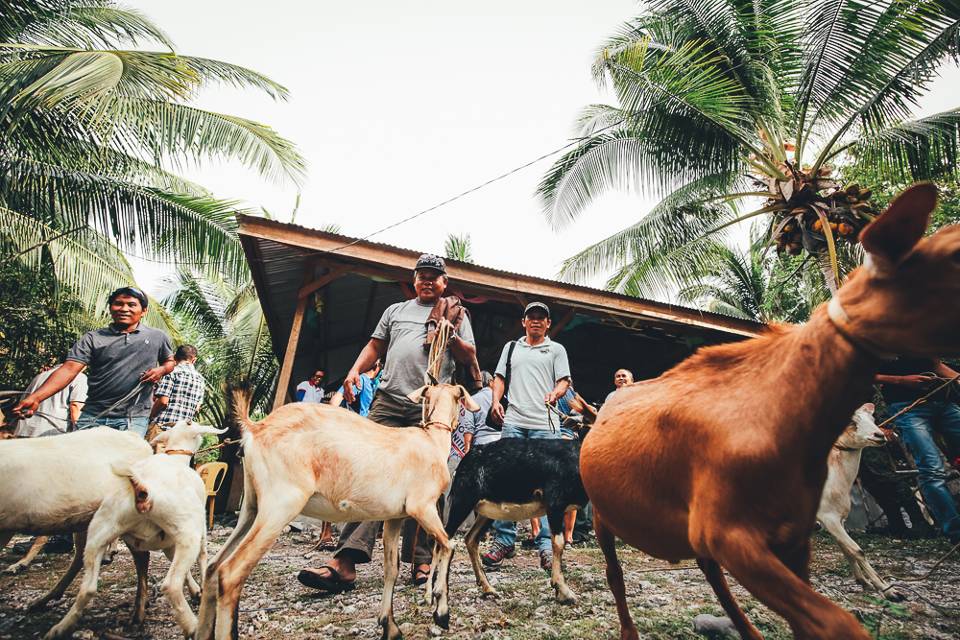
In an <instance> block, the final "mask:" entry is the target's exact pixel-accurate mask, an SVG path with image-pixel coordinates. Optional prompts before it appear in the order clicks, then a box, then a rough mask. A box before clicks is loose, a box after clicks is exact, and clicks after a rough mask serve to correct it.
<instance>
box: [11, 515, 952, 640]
mask: <svg viewBox="0 0 960 640" xmlns="http://www.w3.org/2000/svg"><path fill="white" fill-rule="evenodd" d="M228 533H229V529H227V528H222V527H217V528H215V530H214V532H213V534H212V536H211V539H210V550H211V552H213V551H215V550H216V549H218V548H219V547H220V545H221V544H223V542H224V540H225V539H226V536H227V534H228ZM316 536H317V532H316V530H315V529H313V528H307V529H306V530H305V531H303V532H297V531H291V532H288V533H286V534H284V535H283V536H282V537H281V539H280V540H279V542H278V543H277V544H276V546H274V548H273V549H272V550H271V551H270V553H269V554H267V556H266V558H265V559H264V561H263V562H261V563H260V565H259V567H257V569H256V571H255V572H254V574H253V575H252V577H251V579H250V580H249V581H248V583H247V586H246V589H245V591H244V596H243V599H242V601H241V614H240V632H241V634H242V636H243V637H246V638H278V637H285V638H309V637H317V638H320V637H322V638H341V637H359V638H374V637H379V631H378V628H377V625H376V619H375V617H376V613H377V606H378V603H379V600H380V588H381V576H382V572H381V568H380V566H379V564H378V563H376V562H375V563H371V564H369V565H365V566H364V567H363V568H362V570H361V572H360V576H359V582H358V587H357V589H356V590H355V591H353V592H351V593H347V594H344V595H339V596H335V597H327V598H318V597H316V596H315V595H313V594H312V593H311V592H310V591H309V590H308V589H305V588H304V587H301V586H300V584H299V583H298V582H297V581H296V577H295V576H296V573H297V571H298V570H299V569H300V568H301V567H303V566H304V565H310V564H318V563H319V561H320V560H321V559H322V558H324V557H325V555H324V554H319V553H317V552H314V551H313V550H312V548H313V543H314V542H316ZM856 537H857V539H858V541H859V542H860V544H861V545H863V547H864V549H865V550H866V552H867V555H868V557H869V558H870V560H871V561H872V562H873V564H874V566H875V567H876V568H877V569H878V571H879V572H880V573H881V574H883V575H888V576H895V577H896V578H897V579H898V580H900V581H903V582H902V584H904V585H905V586H906V587H907V588H909V590H910V598H909V600H908V601H906V602H903V603H899V604H889V603H886V602H884V601H882V600H880V599H878V598H877V597H876V596H875V595H873V594H870V593H865V592H864V591H863V590H862V589H861V588H860V587H859V586H858V585H857V584H856V583H855V582H854V581H853V579H852V578H851V577H850V572H849V568H848V566H847V563H846V561H845V560H844V559H843V557H842V556H841V554H840V552H839V550H838V548H837V546H836V545H835V544H834V542H833V541H832V539H830V538H828V537H827V536H825V535H822V534H820V535H818V536H817V537H816V540H815V551H814V566H813V571H812V574H813V582H814V586H815V587H816V589H817V590H818V591H820V592H821V593H823V594H824V595H826V596H827V597H829V598H830V599H832V600H834V601H835V602H838V603H840V604H841V605H842V606H843V607H845V608H846V609H848V610H850V611H853V612H854V613H855V614H856V615H857V616H858V617H859V618H860V619H861V620H862V621H863V623H864V625H865V626H866V628H867V629H868V630H869V631H870V632H871V634H872V635H874V636H875V637H878V638H886V639H889V640H893V639H907V638H916V639H921V638H922V639H924V640H939V639H943V640H947V639H953V638H957V637H960V596H958V593H960V553H957V554H954V555H953V556H952V557H951V558H950V559H948V560H947V561H946V562H945V563H943V564H942V565H941V566H940V567H939V568H938V569H937V571H936V572H935V573H934V574H933V575H932V576H931V577H930V578H928V579H926V580H922V581H918V582H906V581H908V580H918V579H919V578H921V577H922V576H923V575H924V574H926V573H927V571H928V570H929V569H930V568H931V567H932V566H933V564H934V562H935V561H936V560H937V558H939V557H940V556H941V555H943V554H944V553H945V552H946V551H948V550H949V548H950V547H949V545H948V544H947V543H946V542H945V541H942V540H941V541H921V542H904V541H898V540H893V539H891V538H884V537H877V536H869V535H864V534H860V535H857V536H856ZM24 539H25V538H20V540H24ZM462 549H463V547H462V543H461V544H460V546H459V548H458V554H457V556H456V557H455V559H454V565H453V573H452V576H451V594H452V614H451V627H450V630H449V631H448V632H442V630H440V629H439V628H437V627H435V626H433V625H431V623H430V614H429V611H428V609H427V608H426V607H425V606H424V605H423V603H422V598H420V597H418V596H419V595H420V594H421V591H420V590H415V589H414V588H413V587H412V586H409V584H408V583H407V581H408V580H409V569H406V570H405V572H404V574H403V575H402V577H403V578H404V583H403V585H402V586H398V589H397V592H396V599H395V609H396V616H397V621H398V622H399V623H400V625H401V628H402V630H403V632H404V635H405V636H406V637H408V638H428V637H432V636H439V637H448V638H498V639H504V640H506V639H508V638H509V639H512V640H533V639H534V638H536V639H540V638H557V639H560V638H563V639H573V638H591V639H596V640H599V639H601V638H616V637H618V636H617V629H618V625H617V620H616V614H615V612H614V609H613V598H612V596H611V595H610V593H609V591H608V590H607V586H606V582H605V579H604V572H603V557H602V554H601V553H600V550H599V549H597V548H596V547H595V546H592V545H587V546H585V547H580V548H573V549H570V550H568V552H567V553H566V554H565V558H564V560H565V565H566V567H567V573H566V575H567V578H568V581H569V583H570V585H571V587H572V588H573V589H574V591H575V592H576V593H577V594H578V596H579V599H578V602H577V604H576V605H573V606H562V605H558V604H556V603H555V602H554V600H553V591H552V589H551V588H550V585H549V580H548V578H547V576H546V574H544V573H543V572H542V571H541V570H540V569H539V566H538V564H537V556H536V553H535V552H534V551H529V550H525V551H522V552H520V553H519V554H518V556H517V558H515V559H514V560H512V561H508V563H509V564H508V565H507V566H505V567H504V568H503V569H502V570H500V571H497V572H491V573H490V574H489V575H490V578H491V582H493V583H494V585H495V587H496V588H497V589H498V590H499V592H500V594H501V595H500V598H499V599H498V600H484V599H481V598H480V596H479V591H478V589H477V587H476V585H475V583H474V580H473V575H472V571H471V569H470V567H469V563H468V562H467V560H466V557H465V556H464V555H463V553H462ZM620 555H621V559H622V561H623V565H624V572H625V574H626V582H627V595H628V598H629V603H630V608H631V611H632V613H633V615H634V619H635V620H636V623H637V626H638V627H639V629H640V632H641V636H642V637H644V638H664V639H666V638H700V637H702V636H698V635H697V634H695V633H694V631H693V626H692V620H693V618H694V617H695V616H696V615H698V614H701V613H710V614H717V615H719V614H721V611H720V607H719V606H718V605H717V604H716V602H715V600H714V597H713V594H712V592H711V591H710V588H709V586H708V585H707V584H706V582H705V581H704V580H703V578H702V576H701V575H700V573H699V572H698V571H697V570H696V569H694V570H688V569H686V568H685V567H686V566H687V565H686V564H683V565H680V566H670V565H668V564H666V563H664V562H660V561H658V560H654V559H652V558H650V557H648V556H645V555H644V554H642V553H640V552H638V551H635V550H633V549H628V548H622V549H621V551H620ZM15 559H16V558H15V555H14V554H13V553H12V551H11V548H10V547H8V548H7V549H6V550H5V551H4V553H3V556H2V558H0V560H2V561H3V563H4V564H9V563H10V562H12V561H14V560H15ZM68 560H69V558H68V556H65V555H56V556H41V561H40V562H39V563H38V564H35V565H34V566H33V567H31V568H30V569H29V571H28V572H27V573H25V574H22V575H19V576H13V577H11V576H3V577H0V639H3V638H36V637H40V636H42V634H43V633H45V632H46V631H47V630H48V629H49V628H50V627H51V626H52V625H53V624H54V623H55V622H56V621H57V620H58V619H59V618H60V616H62V615H63V614H64V613H65V611H66V609H67V606H68V605H69V604H70V603H71V602H72V597H73V595H74V594H75V593H76V584H75V585H74V588H73V589H71V590H69V591H68V592H67V593H68V598H69V600H64V601H61V602H57V603H54V605H53V606H52V607H51V608H50V609H48V610H46V611H43V612H40V613H36V614H31V615H27V614H25V613H24V611H23V607H24V605H25V604H26V603H28V602H29V601H31V600H32V599H34V598H36V597H38V596H39V595H41V594H42V593H43V592H44V591H45V590H46V589H47V588H48V587H50V586H51V585H52V584H53V583H54V582H55V577H56V576H57V575H59V574H60V572H61V571H62V570H63V569H64V568H65V567H66V565H67V564H68ZM166 568H167V561H166V559H165V558H163V557H162V556H159V555H156V554H155V555H154V556H153V559H152V563H151V568H150V575H151V580H152V581H153V582H154V583H158V582H159V580H160V579H161V578H162V576H163V572H164V571H165V570H166ZM733 590H734V593H735V595H736V596H737V597H738V598H739V599H740V602H741V603H742V604H743V606H744V608H745V609H746V610H747V612H748V614H749V616H750V617H751V619H752V620H753V621H754V623H755V624H756V625H757V626H758V627H759V628H760V630H761V631H762V633H763V634H764V636H765V637H767V638H789V637H790V633H789V631H788V629H787V628H786V625H785V624H784V623H783V621H782V620H781V619H780V618H778V617H777V616H776V615H774V614H772V613H771V612H770V611H769V610H767V609H766V608H765V607H763V606H762V605H760V604H759V603H758V602H757V601H756V600H754V599H753V598H751V597H750V596H749V595H747V594H746V592H745V591H744V590H743V589H741V588H740V587H739V585H736V584H735V583H734V587H733ZM133 594H134V570H133V565H132V562H131V560H130V556H129V554H127V553H126V551H122V552H121V553H120V554H118V556H117V559H116V561H115V562H114V563H113V564H112V565H110V566H107V567H105V568H104V571H103V572H102V573H101V580H100V591H99V593H98V594H97V597H96V598H95V599H94V600H93V602H92V604H91V606H90V607H89V608H88V609H87V613H86V615H84V617H83V620H82V622H81V624H80V627H79V628H78V630H77V632H76V634H75V636H74V637H76V638H99V637H104V638H108V639H110V640H118V639H120V638H157V639H163V640H166V639H170V640H173V639H175V638H179V637H180V634H179V629H178V627H177V626H176V624H175V623H174V621H173V619H172V617H171V615H170V608H169V605H168V604H167V603H166V601H164V600H160V599H157V598H153V599H152V600H151V606H150V608H149V609H148V613H147V621H146V624H145V626H144V628H143V629H141V630H135V629H131V628H129V627H127V626H126V624H125V621H126V619H127V618H128V617H129V614H130V608H131V606H132V602H133Z"/></svg>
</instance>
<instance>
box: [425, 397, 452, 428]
mask: <svg viewBox="0 0 960 640" xmlns="http://www.w3.org/2000/svg"><path fill="white" fill-rule="evenodd" d="M420 407H421V409H422V413H421V418H420V428H421V429H429V428H430V427H433V426H438V427H441V428H443V429H444V430H446V431H449V432H450V433H453V427H452V426H451V425H449V424H447V423H446V422H441V421H440V420H427V403H426V402H425V401H421V402H420Z"/></svg>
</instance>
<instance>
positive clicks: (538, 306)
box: [523, 302, 550, 318]
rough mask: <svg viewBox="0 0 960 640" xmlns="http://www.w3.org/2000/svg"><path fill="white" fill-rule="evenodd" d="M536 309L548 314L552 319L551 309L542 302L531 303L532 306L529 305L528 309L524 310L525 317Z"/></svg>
mask: <svg viewBox="0 0 960 640" xmlns="http://www.w3.org/2000/svg"><path fill="white" fill-rule="evenodd" d="M534 309H539V310H540V311H543V312H544V313H545V314H547V317H548V318H549V317H550V307H548V306H547V305H545V304H544V303H542V302H531V303H530V304H528V305H527V306H526V308H525V309H524V310H523V317H524V318H526V317H527V314H528V313H530V312H531V311H533V310H534Z"/></svg>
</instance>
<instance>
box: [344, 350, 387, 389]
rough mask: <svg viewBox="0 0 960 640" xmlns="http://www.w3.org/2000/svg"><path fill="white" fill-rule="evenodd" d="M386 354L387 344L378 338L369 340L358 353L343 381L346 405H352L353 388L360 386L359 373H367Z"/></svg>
mask: <svg viewBox="0 0 960 640" xmlns="http://www.w3.org/2000/svg"><path fill="white" fill-rule="evenodd" d="M386 353H387V343H386V341H385V340H381V339H380V338H370V341H369V342H367V344H366V345H365V346H364V347H363V349H362V350H361V351H360V355H359V356H357V361H356V362H354V363H353V366H352V367H351V368H350V372H349V373H347V377H346V378H345V379H344V381H343V397H344V398H346V399H347V403H352V402H353V401H354V398H355V397H356V396H355V394H354V391H353V390H354V388H356V387H359V386H361V383H360V372H361V371H369V370H370V369H371V367H373V363H374V362H376V361H377V360H378V359H379V358H382V357H383V356H384V355H385V354H386Z"/></svg>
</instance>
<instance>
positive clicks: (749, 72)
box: [539, 0, 960, 296]
mask: <svg viewBox="0 0 960 640" xmlns="http://www.w3.org/2000/svg"><path fill="white" fill-rule="evenodd" d="M958 50H960V3H957V2H956V0H918V1H916V2H894V1H892V0H880V1H877V0H757V1H755V2H744V1H741V0H651V1H649V2H646V3H645V4H644V12H643V13H642V14H641V15H640V16H639V17H637V18H636V19H635V20H633V21H631V22H629V23H628V24H626V25H625V26H624V27H623V29H622V30H621V31H620V32H619V33H617V34H616V35H615V36H613V37H612V38H611V39H610V40H609V41H608V42H606V43H605V44H604V46H603V47H602V48H601V50H600V52H599V55H598V56H597V59H596V62H595V63H594V68H593V71H594V75H595V77H596V79H597V80H598V81H599V82H600V83H601V84H602V85H604V86H606V87H608V88H610V89H611V90H612V92H613V94H614V95H615V97H616V103H615V104H612V105H607V104H597V105H592V106H589V107H587V108H586V109H585V110H584V111H583V113H582V114H581V116H580V118H579V120H578V123H577V134H576V135H577V136H578V137H579V138H580V141H579V144H577V145H576V147H574V149H573V150H571V151H570V152H568V153H567V154H566V155H565V156H563V157H562V158H560V159H559V160H558V161H557V162H556V163H555V164H554V165H553V167H552V168H551V169H550V170H549V172H548V173H547V174H546V175H545V176H544V178H543V179H542V181H541V184H540V187H539V193H540V194H541V196H542V198H543V202H544V206H545V212H546V216H547V218H548V220H549V222H550V223H551V224H552V225H553V226H554V227H556V228H561V227H563V226H564V225H566V224H567V223H569V222H570V221H572V220H574V219H575V218H577V217H578V216H580V215H581V214H582V213H583V211H584V210H585V208H586V207H587V205H588V204H589V203H590V202H591V201H593V200H594V199H595V198H596V197H597V196H598V195H599V194H600V193H602V192H604V191H607V190H610V189H633V190H637V191H639V192H641V193H644V194H647V195H649V196H653V197H658V198H660V201H659V204H657V205H656V206H655V207H653V209H652V210H651V211H650V212H648V213H647V214H646V215H645V216H642V217H640V218H639V220H637V221H636V222H634V223H633V224H631V225H629V226H627V227H626V228H624V229H623V230H622V231H620V232H618V233H616V234H614V235H613V236H610V237H609V238H606V239H605V240H602V241H600V242H598V243H596V244H594V245H592V246H590V247H587V248H586V249H584V250H583V251H581V252H580V253H578V254H577V255H575V256H572V257H571V258H569V259H568V260H567V261H566V262H565V263H564V265H563V268H562V272H561V277H564V278H568V279H575V280H576V279H583V278H587V277H592V276H594V275H596V274H598V273H603V272H609V270H611V269H613V270H614V271H615V272H614V275H613V276H612V277H611V278H610V280H609V281H608V286H609V287H610V288H611V289H614V290H625V289H627V288H629V287H633V288H634V290H636V291H639V292H640V293H642V294H643V295H659V296H667V295H670V294H672V293H674V292H675V291H676V290H677V288H678V287H681V286H683V284H684V282H685V276H686V275H687V274H689V273H691V272H693V271H696V270H697V266H698V265H701V266H702V263H703V261H704V260H705V259H709V258H710V254H709V252H704V251H703V247H704V246H706V244H707V243H709V242H710V241H711V239H712V238H714V237H718V236H719V237H722V236H723V235H724V234H725V233H727V232H728V231H729V229H730V228H731V226H733V225H735V224H736V223H738V222H740V221H743V220H748V219H754V218H759V219H761V220H763V221H764V223H765V226H766V233H767V241H768V243H770V244H771V245H774V246H776V248H777V251H778V252H781V253H788V254H794V255H799V254H801V253H807V254H811V255H813V256H814V257H816V260H812V261H811V262H810V264H812V265H819V268H820V270H821V271H822V272H823V273H824V277H825V281H826V283H827V284H828V285H829V286H830V287H831V288H835V287H836V286H837V283H838V281H839V278H840V275H841V264H840V263H841V260H840V258H839V256H840V254H841V253H843V252H844V251H846V249H845V248H844V247H853V246H855V245H856V238H857V235H858V233H859V231H860V229H861V228H862V227H863V226H864V225H865V224H867V223H868V222H869V221H870V220H871V219H872V218H873V217H874V216H875V215H876V214H877V213H878V210H877V208H876V207H875V206H874V204H873V202H872V199H871V196H872V193H871V190H870V185H859V184H844V183H843V182H842V181H841V180H840V179H838V177H837V176H838V175H840V174H839V170H840V169H842V168H844V167H856V166H871V167H880V168H882V170H883V171H884V172H885V173H886V174H888V175H889V176H890V177H891V178H892V179H895V180H896V181H910V180H919V179H929V178H935V177H938V176H942V175H944V174H949V173H955V172H956V171H957V164H956V160H957V157H958V152H960V140H958V133H960V129H958V128H960V107H958V108H953V109H950V110H947V111H944V112H941V113H937V114H934V115H931V116H927V117H923V118H914V119H910V118H911V113H912V111H913V108H914V107H915V106H916V103H917V100H918V99H919V97H920V96H921V95H922V94H923V93H924V91H925V90H927V88H928V87H929V86H930V83H931V82H932V80H933V79H934V78H935V76H936V73H937V69H938V68H939V67H940V65H941V63H942V62H943V61H944V60H945V59H946V58H947V57H948V56H950V55H956V54H957V52H958Z"/></svg>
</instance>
